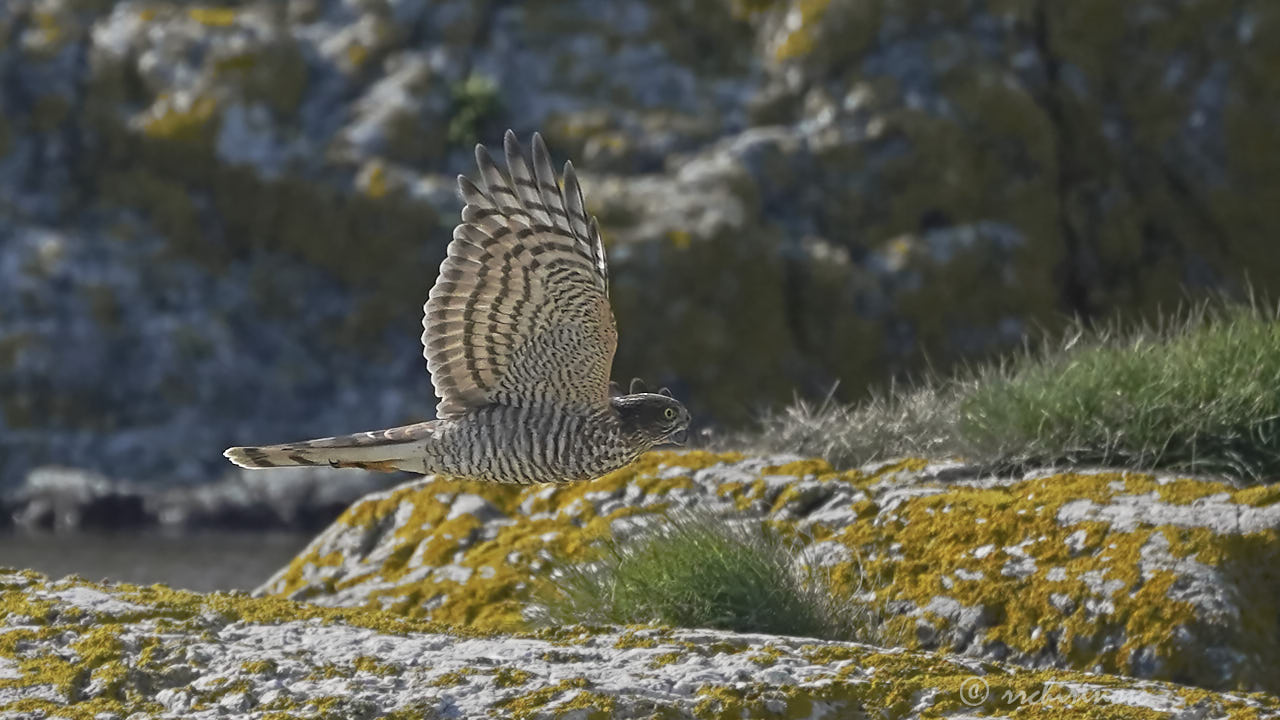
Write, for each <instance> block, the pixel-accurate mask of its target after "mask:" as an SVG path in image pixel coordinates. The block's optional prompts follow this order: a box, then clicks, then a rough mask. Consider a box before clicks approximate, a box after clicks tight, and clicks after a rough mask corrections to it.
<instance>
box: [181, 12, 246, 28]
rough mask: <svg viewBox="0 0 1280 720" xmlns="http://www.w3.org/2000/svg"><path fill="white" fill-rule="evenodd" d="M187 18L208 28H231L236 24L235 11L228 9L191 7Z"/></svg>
mask: <svg viewBox="0 0 1280 720" xmlns="http://www.w3.org/2000/svg"><path fill="white" fill-rule="evenodd" d="M187 17H189V18H191V19H192V20H195V21H196V22H198V23H200V24H201V25H205V26H208V27H219V28H223V27H231V26H232V25H234V24H235V22H236V9H235V8H230V7H193V8H189V9H188V10H187Z"/></svg>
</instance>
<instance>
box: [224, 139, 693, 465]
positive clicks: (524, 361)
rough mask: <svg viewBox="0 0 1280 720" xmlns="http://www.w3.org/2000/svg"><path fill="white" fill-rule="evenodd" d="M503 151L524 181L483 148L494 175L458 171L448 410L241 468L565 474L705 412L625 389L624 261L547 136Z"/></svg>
mask: <svg viewBox="0 0 1280 720" xmlns="http://www.w3.org/2000/svg"><path fill="white" fill-rule="evenodd" d="M503 145H504V149H505V154H506V161H507V171H508V173H509V175H504V174H503V173H502V172H501V171H500V170H499V169H498V168H497V166H496V164H495V163H494V162H493V159H492V158H491V157H490V156H489V153H488V152H487V151H486V150H485V149H484V147H483V146H477V147H476V163H477V165H478V167H479V177H480V183H479V184H477V183H475V182H473V181H471V180H470V179H468V178H466V177H464V176H459V178H458V188H459V191H460V192H461V194H462V198H463V201H464V202H465V203H466V204H465V206H464V207H463V209H462V223H461V224H459V225H458V226H457V228H455V229H454V232H453V241H452V242H451V243H450V244H449V248H448V253H447V256H446V258H445V260H444V262H443V263H441V265H440V276H439V278H438V279H437V281H436V283H435V285H434V286H433V287H432V288H431V292H430V295H429V299H428V301H427V304H426V307H425V308H424V310H425V317H424V319H423V326H424V332H423V335H422V344H423V347H424V355H425V357H426V360H427V369H428V370H429V371H430V372H431V380H432V384H433V385H434V386H435V390H436V394H437V395H438V396H439V398H440V402H439V404H438V405H437V406H436V417H437V419H436V420H431V421H427V422H423V423H417V424H415V425H407V426H404V427H397V428H390V429H386V430H377V431H373V432H367V433H359V434H356V435H342V436H337V437H331V438H322V439H318V440H308V441H304V442H300V443H290V444H285V445H271V446H266V447H236V448H230V449H228V450H227V451H226V453H225V454H226V456H227V457H228V458H229V459H230V460H231V461H232V462H234V463H236V464H237V465H241V466H243V467H252V468H264V467H278V466H282V465H320V464H329V465H333V466H335V467H358V468H366V469H373V470H407V471H410V472H416V473H424V474H428V473H447V474H451V475H456V476H461V477H465V478H471V479H475V480H483V481H490V482H510V483H528V482H565V481H571V480H586V479H589V478H593V477H596V476H599V475H602V474H604V473H607V472H609V471H611V470H614V469H616V468H619V467H622V466H623V465H626V464H627V463H629V462H631V461H632V460H634V459H635V458H636V457H637V456H638V455H640V454H641V453H642V452H644V451H645V450H648V449H649V448H650V447H652V446H653V445H655V444H658V443H661V442H667V441H673V440H680V439H682V438H683V436H684V433H685V431H686V429H687V427H688V424H689V413H688V411H687V410H685V408H684V406H683V405H681V404H680V403H679V402H677V401H676V400H675V399H673V398H672V397H671V396H670V394H668V393H665V392H664V393H644V392H632V393H629V394H627V395H616V396H614V395H611V394H610V392H609V372H610V367H611V365H612V363H613V354H614V350H615V348H616V346H617V331H616V329H615V326H614V320H613V312H612V311H611V309H610V307H609V298H608V291H609V275H608V263H607V261H606V257H605V250H604V243H603V242H602V240H601V237H600V231H599V228H598V226H597V224H596V219H595V218H594V217H589V216H588V215H587V212H586V208H585V202H584V199H583V195H582V190H581V187H580V186H579V184H578V179H577V175H576V174H575V173H574V169H573V165H572V163H565V166H564V173H563V179H564V184H563V188H562V187H561V186H560V185H559V184H558V183H557V181H556V176H555V171H554V170H553V169H552V167H551V156H550V153H548V152H547V148H546V144H545V143H543V141H542V138H541V136H539V135H537V134H536V133H535V134H534V136H533V165H532V167H530V165H529V163H528V161H527V160H526V158H525V153H524V149H523V148H522V147H520V144H519V142H518V141H517V140H516V137H515V134H514V133H512V132H511V131H509V130H508V131H507V134H506V136H505V138H504V142H503Z"/></svg>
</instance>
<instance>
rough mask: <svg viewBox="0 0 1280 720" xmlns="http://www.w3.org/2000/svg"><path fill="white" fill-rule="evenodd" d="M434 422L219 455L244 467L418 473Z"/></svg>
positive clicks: (229, 450)
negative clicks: (313, 467)
mask: <svg viewBox="0 0 1280 720" xmlns="http://www.w3.org/2000/svg"><path fill="white" fill-rule="evenodd" d="M435 426H436V421H434V420H433V421H428V422H424V423H418V424H416V425H406V426H403V427H397V428H391V429H389V430H375V431H372V432H365V433H356V434H354V435H339V436H337V437H329V438H319V439H317V440H306V441H303V442H297V443H287V444H284V445H267V446H264V447H233V448H228V449H227V450H226V452H224V453H222V454H223V456H225V457H226V458H227V459H228V460H230V461H231V462H233V463H235V464H236V465H239V466H240V467H243V468H273V467H292V466H309V465H329V466H331V467H338V468H360V469H363V470H381V471H383V472H394V471H396V470H408V471H410V472H417V473H421V472H423V471H424V467H423V454H424V453H423V445H424V443H426V442H429V441H430V440H431V439H432V438H433V437H434V436H435V430H436V427H435Z"/></svg>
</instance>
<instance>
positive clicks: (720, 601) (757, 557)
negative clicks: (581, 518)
mask: <svg viewBox="0 0 1280 720" xmlns="http://www.w3.org/2000/svg"><path fill="white" fill-rule="evenodd" d="M667 519H668V522H667V523H666V524H664V525H663V526H662V527H660V528H657V529H655V530H653V531H651V532H649V533H647V534H645V535H643V536H641V537H638V538H634V539H631V540H617V539H608V540H606V541H605V542H603V543H602V545H601V547H600V552H601V555H600V559H599V561H598V562H597V563H595V564H593V565H591V566H583V567H570V568H567V569H566V570H565V571H563V573H562V574H561V575H559V576H558V577H556V578H553V580H552V582H551V583H548V584H547V585H545V586H544V587H543V588H542V589H541V590H540V591H539V593H538V597H537V598H536V602H537V603H538V604H539V605H540V606H541V608H542V610H543V611H544V612H543V615H544V617H543V619H544V620H545V621H547V622H550V623H586V624H613V625H627V624H641V623H658V624H662V625H670V626H674V627H687V628H715V629H722V630H733V631H737V632H759V633H769V634H776V635H798V636H804V637H819V638H826V639H842V640H854V639H859V640H870V639H871V637H870V635H871V634H872V633H873V629H874V623H873V622H872V619H871V613H870V612H869V611H867V610H866V609H865V608H864V607H863V606H861V605H860V604H859V603H858V602H856V601H855V600H853V599H851V598H850V599H839V598H836V597H834V596H833V595H832V594H831V592H830V591H829V588H828V585H827V583H826V582H825V581H824V578H823V577H822V574H821V572H820V571H818V570H816V569H810V568H806V567H800V565H799V564H798V563H797V562H796V561H795V556H794V554H793V553H792V551H791V548H790V547H789V545H788V544H787V543H786V542H784V541H783V540H782V539H780V538H779V537H778V536H777V535H776V534H775V533H773V532H772V531H771V530H769V529H768V528H766V527H763V526H762V525H760V524H759V523H758V522H752V523H734V524H726V521H725V520H724V519H721V518H714V517H710V516H703V515H700V514H690V513H679V514H673V515H670V516H668V518H667Z"/></svg>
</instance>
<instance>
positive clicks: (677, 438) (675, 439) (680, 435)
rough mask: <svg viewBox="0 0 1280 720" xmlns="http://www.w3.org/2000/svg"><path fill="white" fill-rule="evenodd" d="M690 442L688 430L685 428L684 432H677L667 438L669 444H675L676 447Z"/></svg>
mask: <svg viewBox="0 0 1280 720" xmlns="http://www.w3.org/2000/svg"><path fill="white" fill-rule="evenodd" d="M688 440H689V429H688V428H685V429H683V430H677V431H675V432H673V433H671V434H670V435H668V436H667V442H669V443H675V444H676V445H683V444H685V442H686V441H688Z"/></svg>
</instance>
